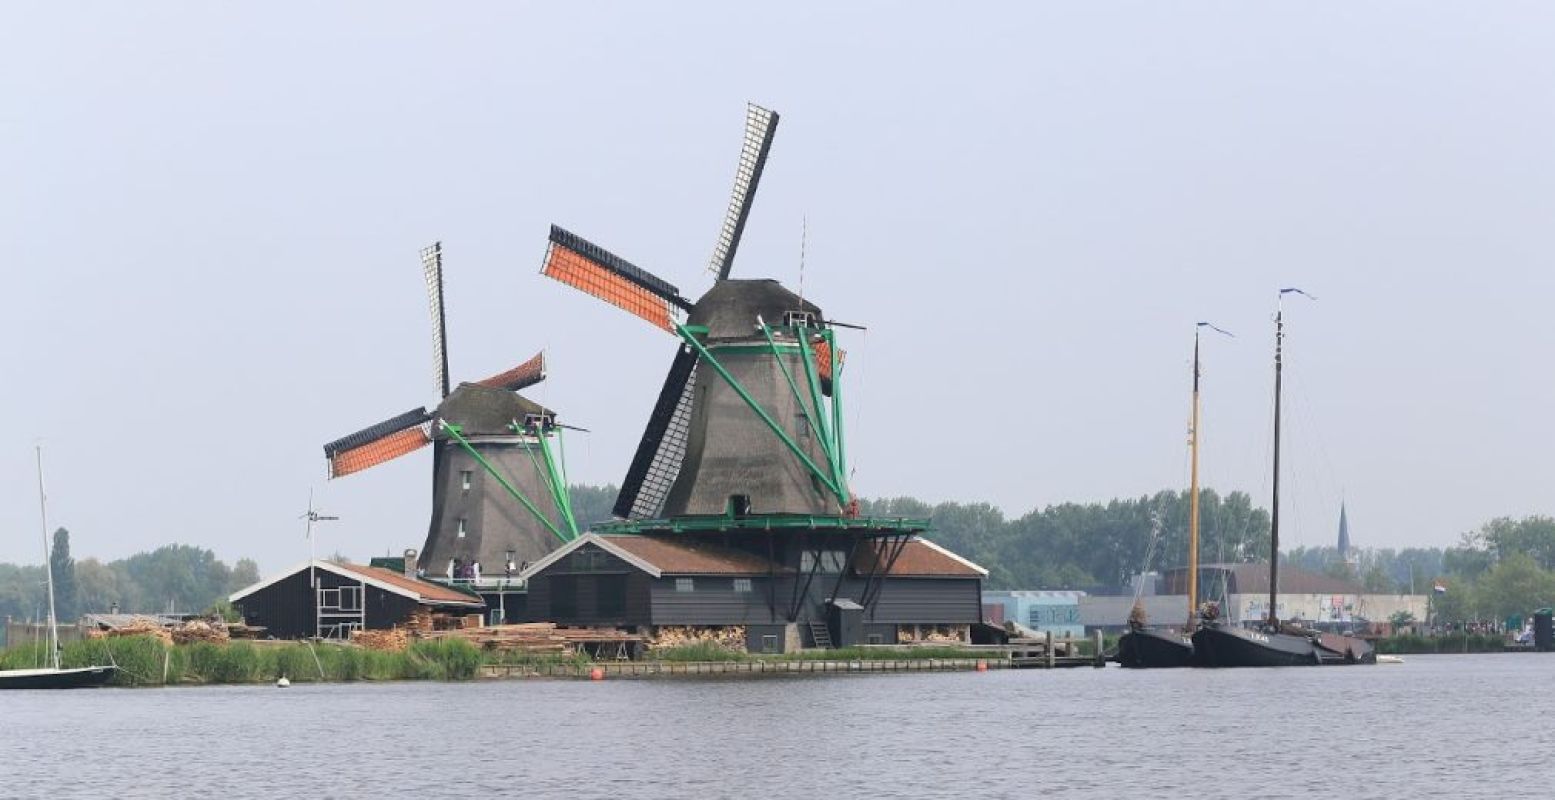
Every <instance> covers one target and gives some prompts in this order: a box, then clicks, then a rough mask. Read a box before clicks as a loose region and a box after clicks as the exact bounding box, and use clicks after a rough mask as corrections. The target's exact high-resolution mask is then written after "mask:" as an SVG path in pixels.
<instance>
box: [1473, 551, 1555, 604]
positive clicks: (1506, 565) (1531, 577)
mask: <svg viewBox="0 0 1555 800" xmlns="http://www.w3.org/2000/svg"><path fill="white" fill-rule="evenodd" d="M1475 600H1476V601H1477V602H1476V605H1477V606H1478V607H1479V608H1478V610H1479V611H1480V612H1481V613H1482V614H1484V615H1486V616H1488V617H1490V618H1492V619H1505V618H1507V617H1510V616H1513V615H1518V614H1527V613H1529V612H1530V611H1532V610H1534V609H1536V608H1543V607H1545V606H1552V605H1555V575H1552V574H1551V573H1550V571H1549V570H1546V569H1544V568H1542V567H1540V566H1539V562H1538V561H1537V560H1536V559H1535V558H1534V557H1533V556H1531V555H1529V554H1527V553H1513V554H1511V555H1508V556H1505V557H1504V558H1502V559H1501V560H1500V561H1499V562H1497V564H1496V565H1495V566H1494V567H1491V568H1490V570H1489V571H1487V572H1486V573H1485V574H1484V576H1482V577H1481V578H1480V580H1479V583H1478V586H1477V587H1476V596H1475Z"/></svg>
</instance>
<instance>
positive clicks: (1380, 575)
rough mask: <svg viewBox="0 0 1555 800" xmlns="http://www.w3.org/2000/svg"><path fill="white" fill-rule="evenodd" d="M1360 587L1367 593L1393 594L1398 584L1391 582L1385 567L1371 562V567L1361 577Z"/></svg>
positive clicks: (1391, 579)
mask: <svg viewBox="0 0 1555 800" xmlns="http://www.w3.org/2000/svg"><path fill="white" fill-rule="evenodd" d="M1361 587H1362V588H1364V589H1365V590H1366V591H1367V593H1369V594H1394V593H1396V592H1397V591H1398V584H1396V583H1394V582H1393V578H1392V576H1390V575H1389V574H1388V570H1387V568H1385V567H1383V566H1382V565H1381V564H1373V565H1372V566H1371V569H1368V570H1366V574H1365V575H1364V576H1363V577H1362V578H1361Z"/></svg>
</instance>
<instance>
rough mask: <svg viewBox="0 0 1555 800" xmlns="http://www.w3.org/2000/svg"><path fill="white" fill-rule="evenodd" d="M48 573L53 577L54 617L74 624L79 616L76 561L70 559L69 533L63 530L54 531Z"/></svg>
mask: <svg viewBox="0 0 1555 800" xmlns="http://www.w3.org/2000/svg"><path fill="white" fill-rule="evenodd" d="M49 572H50V573H52V574H53V576H54V617H55V618H56V619H58V620H60V621H61V622H74V621H75V620H76V619H77V618H79V616H80V614H79V609H80V606H79V604H78V603H77V601H76V560H75V559H74V558H71V557H70V531H68V530H65V529H64V528H60V529H58V530H56V531H54V545H53V547H52V548H50V550H49Z"/></svg>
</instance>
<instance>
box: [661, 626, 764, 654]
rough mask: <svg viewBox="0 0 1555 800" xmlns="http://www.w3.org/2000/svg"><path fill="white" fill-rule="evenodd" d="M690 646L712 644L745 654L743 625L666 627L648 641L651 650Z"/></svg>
mask: <svg viewBox="0 0 1555 800" xmlns="http://www.w3.org/2000/svg"><path fill="white" fill-rule="evenodd" d="M692 644H712V645H716V646H718V647H721V648H723V649H725V650H729V651H731V652H735V653H743V652H745V626H744V625H720V626H697V625H667V626H664V627H661V628H659V629H658V630H657V631H656V632H655V633H654V636H653V638H651V639H649V640H648V647H649V649H651V650H662V649H668V648H672V647H681V646H683V645H692Z"/></svg>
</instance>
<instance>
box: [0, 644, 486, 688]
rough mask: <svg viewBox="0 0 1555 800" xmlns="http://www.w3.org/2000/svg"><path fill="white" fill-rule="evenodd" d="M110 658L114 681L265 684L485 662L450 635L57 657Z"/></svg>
mask: <svg viewBox="0 0 1555 800" xmlns="http://www.w3.org/2000/svg"><path fill="white" fill-rule="evenodd" d="M47 652H48V651H47V646H46V645H43V644H27V645H20V646H17V647H11V648H6V649H4V650H0V669H25V668H29V667H36V666H39V665H41V664H43V663H45V661H46V659H45V656H46V654H47ZM105 662H106V663H112V664H116V665H118V667H119V674H118V675H117V676H115V678H114V684H115V685H119V686H164V685H171V684H180V683H210V684H221V683H267V682H269V681H273V680H275V679H276V678H279V677H282V676H285V677H286V678H287V679H289V680H291V681H299V682H305V681H393V680H443V681H463V680H469V679H471V678H474V677H475V675H476V673H477V672H479V671H480V667H481V664H482V663H484V659H483V656H482V654H481V651H480V650H479V649H478V648H476V647H475V646H474V645H472V644H470V643H469V642H465V641H460V640H457V639H445V640H441V641H429V642H416V643H415V644H413V645H411V647H410V648H409V649H407V650H404V651H402V652H398V653H387V652H381V651H377V650H367V649H365V648H361V647H350V646H344V645H334V644H309V643H305V642H295V643H285V644H269V643H264V644H256V643H252V642H233V643H231V644H212V643H210V642H197V643H194V644H188V645H175V646H172V647H169V646H167V645H164V644H162V643H161V642H160V641H158V640H157V639H155V638H153V637H150V636H125V637H116V638H111V639H95V640H90V641H84V642H72V643H70V644H68V645H66V646H65V648H64V650H63V652H62V653H61V656H60V664H61V665H62V666H64V667H67V668H68V667H82V666H87V665H91V664H102V663H105Z"/></svg>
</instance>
